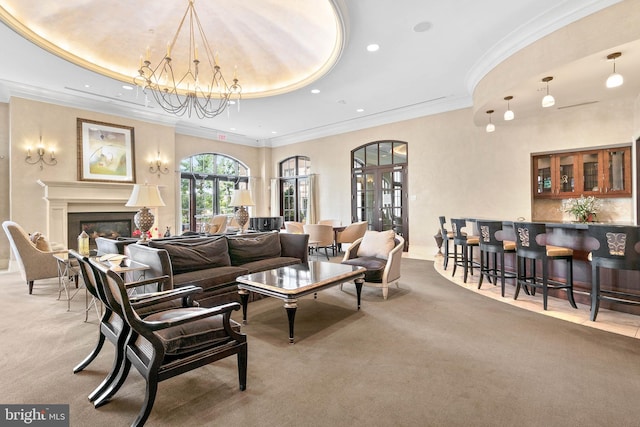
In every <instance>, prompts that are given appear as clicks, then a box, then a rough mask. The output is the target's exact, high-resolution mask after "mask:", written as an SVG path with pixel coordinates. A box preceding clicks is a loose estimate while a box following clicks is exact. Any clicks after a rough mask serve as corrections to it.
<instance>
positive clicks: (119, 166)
mask: <svg viewBox="0 0 640 427" xmlns="http://www.w3.org/2000/svg"><path fill="white" fill-rule="evenodd" d="M77 125H78V180H79V181H107V182H123V183H135V182H136V169H135V157H134V149H133V145H134V137H133V127H131V126H121V125H114V124H110V123H103V122H96V121H93V120H86V119H81V118H78V122H77Z"/></svg>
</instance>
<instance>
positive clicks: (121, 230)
mask: <svg viewBox="0 0 640 427" xmlns="http://www.w3.org/2000/svg"><path fill="white" fill-rule="evenodd" d="M134 215H135V212H104V213H96V212H92V213H73V214H69V224H68V225H69V237H68V240H69V245H68V247H69V248H75V247H76V246H77V238H78V235H79V234H80V233H82V232H83V231H84V232H86V233H87V234H88V235H89V247H90V248H91V249H95V248H96V242H95V239H96V237H106V238H109V239H117V238H118V237H131V235H132V233H133V230H134V224H133V216H134Z"/></svg>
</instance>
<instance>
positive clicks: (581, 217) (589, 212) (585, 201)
mask: <svg viewBox="0 0 640 427" xmlns="http://www.w3.org/2000/svg"><path fill="white" fill-rule="evenodd" d="M600 207H601V202H600V200H599V199H597V198H595V197H594V196H588V197H584V195H581V196H580V197H579V198H577V199H569V200H567V201H566V202H564V203H563V210H564V211H565V212H566V213H570V214H571V215H573V216H574V217H575V218H576V221H578V222H590V221H593V220H595V218H596V215H597V213H598V210H600Z"/></svg>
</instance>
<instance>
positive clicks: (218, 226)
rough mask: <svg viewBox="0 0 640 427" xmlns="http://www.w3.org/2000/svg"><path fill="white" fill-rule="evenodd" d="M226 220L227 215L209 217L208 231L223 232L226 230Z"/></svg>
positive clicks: (212, 232)
mask: <svg viewBox="0 0 640 427" xmlns="http://www.w3.org/2000/svg"><path fill="white" fill-rule="evenodd" d="M228 220H229V217H228V216H227V215H214V216H213V218H211V223H210V224H209V233H211V234H216V233H218V234H220V233H224V232H225V231H226V230H227V222H228Z"/></svg>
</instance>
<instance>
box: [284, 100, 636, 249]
mask: <svg viewBox="0 0 640 427" xmlns="http://www.w3.org/2000/svg"><path fill="white" fill-rule="evenodd" d="M633 123H634V120H633V100H631V99H627V100H620V101H615V102H611V103H601V104H594V105H590V106H585V107H582V108H575V109H569V110H557V111H554V112H553V114H545V115H543V116H540V117H536V118H533V119H525V120H516V121H514V122H511V123H509V124H508V125H501V126H499V127H498V128H497V130H496V131H495V132H494V133H486V132H485V130H484V127H483V126H475V125H474V124H473V120H472V111H471V109H464V110H459V111H453V112H449V113H445V114H438V115H434V116H429V117H422V118H419V119H414V120H409V121H405V122H399V123H394V124H392V125H386V126H380V127H376V128H370V129H366V130H362V131H358V132H352V133H348V134H343V135H337V136H333V137H329V138H322V139H318V140H315V141H307V142H304V143H300V144H295V145H288V146H284V147H279V148H275V149H274V150H273V160H274V165H273V166H274V172H273V173H275V168H276V166H277V162H278V161H281V160H282V159H284V158H286V157H289V156H292V155H304V156H309V157H310V158H311V163H312V171H313V172H314V173H317V174H318V186H319V192H320V212H319V214H320V217H322V218H340V219H342V221H343V223H348V222H349V221H350V218H351V204H350V189H349V182H350V179H351V178H350V165H349V159H350V152H351V150H353V149H355V148H356V147H358V146H360V145H362V144H366V143H368V142H372V141H377V140H382V139H395V140H400V141H405V142H407V143H408V153H409V167H408V170H409V182H408V188H407V192H408V195H409V230H410V231H409V240H410V247H409V248H410V256H412V257H417V258H429V259H430V258H432V257H433V255H434V254H435V253H436V252H437V247H436V245H435V239H434V238H433V236H434V235H435V234H436V232H437V230H438V216H440V215H445V216H446V217H447V219H450V218H451V217H481V218H496V219H507V220H514V219H517V218H518V217H524V218H527V219H531V217H532V212H531V211H532V205H531V191H530V188H531V175H530V174H531V172H530V156H531V153H536V152H545V151H554V150H560V149H573V148H582V147H592V146H601V145H612V144H623V143H630V142H631V138H632V134H633ZM616 202H617V203H622V204H623V205H624V206H623V207H622V208H618V209H617V210H616V213H615V217H609V218H608V219H613V220H616V221H632V220H633V216H632V215H633V213H632V204H631V203H632V201H631V199H624V200H623V201H620V200H617V201H616ZM547 219H558V220H560V219H562V217H561V214H560V213H559V212H558V217H557V218H547Z"/></svg>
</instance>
